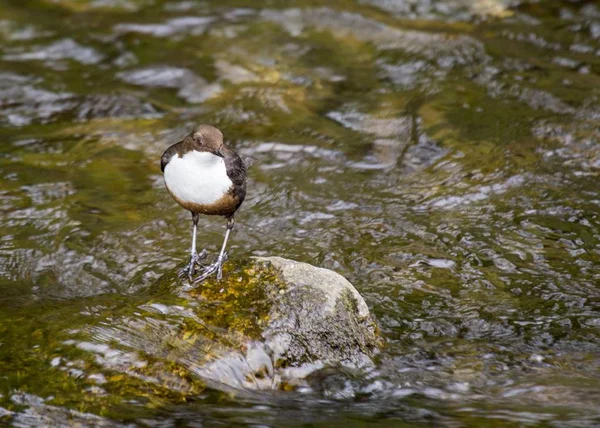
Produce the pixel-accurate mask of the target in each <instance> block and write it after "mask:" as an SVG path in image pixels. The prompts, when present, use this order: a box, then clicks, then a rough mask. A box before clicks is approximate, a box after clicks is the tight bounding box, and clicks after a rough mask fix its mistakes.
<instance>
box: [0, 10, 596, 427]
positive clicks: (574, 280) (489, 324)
mask: <svg viewBox="0 0 600 428" xmlns="http://www.w3.org/2000/svg"><path fill="white" fill-rule="evenodd" d="M0 43H1V51H0V64H1V66H2V68H1V71H0V110H1V112H2V114H1V115H0V136H1V138H2V151H1V157H0V175H1V177H2V180H1V182H0V192H1V195H2V197H1V202H0V207H1V213H2V214H1V216H0V424H2V423H7V424H14V425H15V426H41V425H44V424H49V423H50V422H54V423H57V424H59V425H61V424H68V423H82V424H84V425H90V426H116V424H117V423H119V424H124V425H127V424H130V425H131V426H134V425H138V424H139V425H141V426H165V427H166V426H169V427H170V426H216V425H232V424H250V425H253V424H255V425H263V426H264V425H273V426H281V425H290V424H306V423H311V424H314V425H317V426H320V425H327V426H365V425H369V424H375V423H379V424H383V423H387V424H389V425H393V426H426V425H430V426H472V425H481V426H523V425H543V426H557V427H558V426H560V427H564V426H597V425H598V424H600V407H599V403H600V287H599V285H600V186H599V175H600V6H598V4H597V3H596V2H594V1H558V0H555V1H519V0H486V1H479V2H475V1H466V0H427V1H417V0H398V1H395V2H394V1H387V0H354V1H352V0H334V1H328V2H326V1H321V0H311V1H309V0H298V1H289V2H283V1H278V0H260V1H256V2H242V1H236V0H224V1H219V2H216V1H215V2H210V1H198V2H196V1H188V0H183V1H160V0H88V1H84V0H30V1H28V2H22V1H16V0H15V1H7V0H3V1H2V2H0ZM197 123H211V124H215V125H216V126H218V127H220V128H221V129H222V130H223V132H224V134H225V137H226V140H227V141H229V142H230V145H231V146H232V147H234V148H235V149H236V150H238V151H239V152H240V153H242V154H245V155H251V156H253V157H255V158H256V159H257V161H256V163H255V165H254V166H253V167H252V169H251V171H250V172H251V173H250V183H249V193H248V197H247V200H246V202H245V203H244V205H243V207H242V209H241V210H240V212H239V214H238V216H237V223H236V224H237V226H236V229H235V230H234V233H233V235H232V240H231V252H230V256H231V257H234V258H237V257H243V256H248V255H280V256H284V257H288V258H292V259H297V260H301V261H306V262H309V263H312V264H315V265H317V266H322V267H326V268H330V269H334V270H336V271H337V272H340V273H341V274H343V275H344V276H346V277H347V278H348V279H349V280H350V281H351V282H352V283H353V284H355V286H356V287H357V289H358V290H359V291H360V292H361V294H362V295H363V296H364V297H365V300H366V301H367V304H368V305H369V307H370V308H371V311H372V312H373V313H374V315H375V316H376V317H377V318H378V320H379V323H380V326H381V331H382V333H383V335H384V336H385V337H386V340H387V346H386V348H385V349H384V351H383V352H382V353H381V354H380V356H379V361H378V365H377V370H375V371H372V372H369V373H366V374H364V375H362V376H358V377H355V378H354V377H351V376H350V377H348V376H339V375H336V374H334V375H332V376H326V377H325V378H322V379H313V380H311V382H312V383H311V385H312V387H309V388H305V389H304V390H302V391H295V392H284V391H282V392H275V393H264V394H262V393H260V394H259V393H253V394H250V393H248V394H229V393H224V392H219V391H214V390H211V389H207V388H204V387H202V386H201V385H199V386H194V387H193V388H188V389H186V390H182V389H177V388H170V387H169V386H166V385H163V384H160V383H156V382H153V381H152V379H140V378H133V377H131V376H128V375H127V374H126V373H125V372H123V371H119V370H108V369H106V368H105V367H104V366H103V365H102V364H101V362H99V358H100V357H98V355H99V354H98V352H96V353H95V354H94V353H91V352H89V351H90V350H94V349H82V347H81V346H79V347H76V346H73V341H72V340H71V339H70V336H71V335H73V334H75V332H77V331H78V330H79V329H81V328H83V327H84V326H89V325H93V324H96V323H100V322H101V321H99V320H100V319H102V320H103V321H102V322H104V323H109V324H110V320H111V317H110V316H111V314H112V313H113V312H116V311H118V310H119V308H120V307H121V306H123V305H131V304H132V303H131V302H135V304H138V305H141V304H143V303H144V302H147V301H148V300H149V299H151V296H149V294H148V293H149V291H148V290H149V289H150V287H151V285H152V284H153V283H154V282H155V281H156V280H157V279H158V278H160V277H161V276H162V275H164V274H165V273H168V272H170V271H172V270H173V269H175V268H176V267H177V266H180V265H181V263H182V262H183V261H184V260H185V259H186V257H187V251H188V248H189V240H190V227H191V224H190V223H191V222H190V216H189V213H186V212H185V211H183V210H182V209H180V208H179V207H178V206H177V205H176V204H175V202H173V200H172V199H171V198H170V197H169V196H168V194H167V193H166V191H165V189H164V185H163V181H162V175H161V172H160V167H159V157H160V155H161V153H162V151H163V150H164V149H165V148H166V147H167V146H168V145H170V144H172V143H174V142H176V141H178V139H179V138H180V137H182V136H183V135H185V134H186V133H187V132H189V130H190V129H192V127H193V126H194V124H197ZM200 226H201V227H200V233H199V241H200V245H204V246H206V247H207V248H208V249H209V250H210V251H211V252H215V251H217V250H218V248H219V245H220V242H221V239H222V235H223V232H224V226H225V222H224V220H222V219H219V218H202V219H201V223H200ZM100 314H101V315H102V318H99V315H100ZM106 320H108V321H106ZM115 320H117V319H116V318H115ZM115 322H116V321H115ZM84 348H85V347H84ZM95 350H96V351H98V349H95ZM100 351H102V350H100ZM108 354H109V352H108V351H106V352H105V353H104V354H103V355H104V357H106V358H109V357H110V355H108ZM104 357H103V358H104ZM138 358H142V357H141V356H138ZM126 363H127V361H125V362H123V364H126ZM130 363H131V364H135V362H131V361H130ZM192 384H193V382H192Z"/></svg>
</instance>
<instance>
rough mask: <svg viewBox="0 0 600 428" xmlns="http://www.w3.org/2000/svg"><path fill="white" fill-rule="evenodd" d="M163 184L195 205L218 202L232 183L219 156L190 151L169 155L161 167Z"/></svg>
mask: <svg viewBox="0 0 600 428" xmlns="http://www.w3.org/2000/svg"><path fill="white" fill-rule="evenodd" d="M165 184H166V185H167V187H168V189H169V191H170V192H171V193H172V194H173V195H174V196H175V197H176V198H177V199H179V200H181V201H183V202H191V203H195V204H212V203H214V202H216V201H218V200H219V199H221V197H222V196H223V195H224V194H225V193H227V191H228V190H229V188H230V187H231V185H232V183H231V180H230V179H229V177H228V176H227V170H226V168H225V161H224V159H223V158H222V157H219V156H217V155H214V154H212V153H208V152H194V151H192V152H188V153H186V154H185V155H183V157H179V155H175V156H173V157H172V158H171V161H170V162H169V163H168V164H167V166H166V167H165Z"/></svg>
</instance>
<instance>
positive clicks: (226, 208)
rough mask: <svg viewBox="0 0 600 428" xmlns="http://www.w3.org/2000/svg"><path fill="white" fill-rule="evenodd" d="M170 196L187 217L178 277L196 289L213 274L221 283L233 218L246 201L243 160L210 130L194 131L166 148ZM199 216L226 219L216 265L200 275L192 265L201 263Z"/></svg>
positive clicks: (206, 127)
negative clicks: (188, 239)
mask: <svg viewBox="0 0 600 428" xmlns="http://www.w3.org/2000/svg"><path fill="white" fill-rule="evenodd" d="M160 169H161V171H162V172H163V174H164V180H165V186H166V188H167V191H168V192H169V194H170V195H171V196H172V197H173V199H175V201H176V202H177V203H178V204H179V205H181V206H182V207H183V208H184V209H186V210H188V211H189V212H190V213H191V214H192V225H193V227H192V249H191V253H190V262H189V263H188V264H187V265H186V266H185V267H184V268H183V269H182V270H181V272H180V273H179V276H180V277H185V276H187V277H188V278H189V280H190V282H192V283H194V284H197V283H200V282H202V281H204V280H205V279H206V278H208V277H209V276H210V275H212V274H213V273H214V272H217V280H221V278H222V277H223V263H224V262H225V260H226V259H227V253H226V252H225V249H226V247H227V240H228V239H229V235H230V233H231V231H232V230H233V226H234V224H235V221H234V215H235V213H236V211H237V210H238V209H239V208H240V206H241V205H242V203H243V202H244V198H245V197H246V182H247V168H246V164H245V162H244V160H243V159H242V158H241V157H240V156H239V155H238V154H237V153H236V152H235V151H234V150H232V149H230V148H229V147H227V146H226V145H225V144H224V143H223V133H222V132H221V131H220V130H218V129H217V128H215V127H214V126H211V125H204V124H203V125H199V126H197V127H196V128H195V129H194V130H193V131H192V132H190V133H189V134H188V135H187V136H186V137H185V138H183V139H182V140H181V141H179V142H177V143H175V144H173V145H172V146H170V147H169V148H168V149H167V150H165V152H164V153H163V155H162V156H161V159H160ZM200 214H203V215H216V216H223V217H225V218H226V219H227V229H226V231H225V238H224V240H223V245H222V247H221V251H220V252H219V256H218V257H217V260H216V261H215V262H214V263H213V264H210V265H208V266H205V267H204V269H203V270H202V271H201V272H200V273H199V276H198V277H197V278H194V274H195V273H196V264H197V263H199V262H200V261H202V260H203V259H204V258H206V250H204V249H203V250H202V251H201V252H200V253H199V254H198V253H197V252H196V235H197V230H198V220H199V218H200Z"/></svg>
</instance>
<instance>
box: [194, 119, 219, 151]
mask: <svg viewBox="0 0 600 428" xmlns="http://www.w3.org/2000/svg"><path fill="white" fill-rule="evenodd" d="M191 137H192V139H193V140H194V144H195V145H197V146H198V147H199V148H201V149H203V150H206V151H210V152H213V153H219V151H220V150H221V147H222V146H223V133H222V132H221V131H219V130H218V129H217V128H215V127H214V126H210V125H199V126H198V127H197V128H196V129H195V130H194V132H192V135H191Z"/></svg>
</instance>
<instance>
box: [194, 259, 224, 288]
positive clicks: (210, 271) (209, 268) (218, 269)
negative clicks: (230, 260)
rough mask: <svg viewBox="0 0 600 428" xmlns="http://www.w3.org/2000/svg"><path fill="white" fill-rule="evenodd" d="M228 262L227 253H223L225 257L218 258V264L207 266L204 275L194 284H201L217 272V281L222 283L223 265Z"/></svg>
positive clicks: (195, 280)
mask: <svg viewBox="0 0 600 428" xmlns="http://www.w3.org/2000/svg"><path fill="white" fill-rule="evenodd" d="M226 260H227V253H223V257H219V258H217V261H216V262H214V263H213V264H211V265H208V266H206V267H205V268H204V270H203V271H202V273H201V274H200V275H199V276H198V277H197V278H196V279H194V281H193V283H194V284H199V283H201V282H202V281H204V280H205V279H206V278H208V277H209V276H211V275H212V274H213V273H215V272H217V281H220V280H221V279H222V278H223V263H225V261H226Z"/></svg>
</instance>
